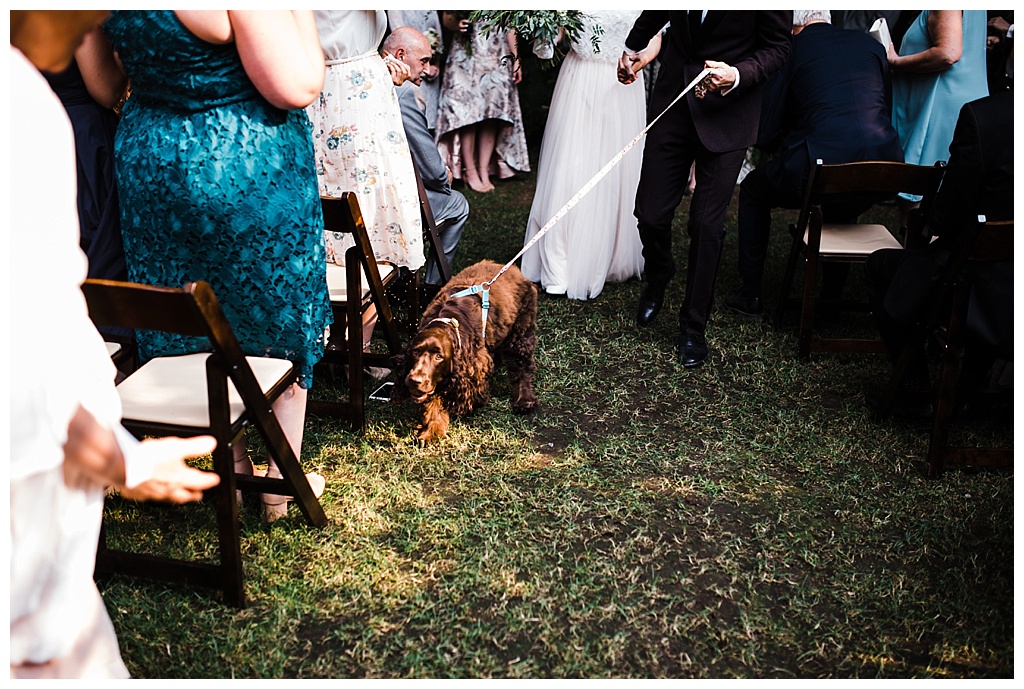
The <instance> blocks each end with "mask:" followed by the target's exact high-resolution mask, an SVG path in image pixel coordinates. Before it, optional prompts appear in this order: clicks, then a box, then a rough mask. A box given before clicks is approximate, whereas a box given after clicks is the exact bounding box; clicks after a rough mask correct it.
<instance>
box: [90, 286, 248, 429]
mask: <svg viewBox="0 0 1024 689" xmlns="http://www.w3.org/2000/svg"><path fill="white" fill-rule="evenodd" d="M82 293H83V294H84V295H85V299H86V303H87V304H88V307H89V317H90V318H92V320H93V322H94V323H95V324H96V325H97V326H102V325H109V326H119V327H123V328H131V329H134V330H157V331H161V332H169V333H176V334H178V335H188V336H192V337H203V338H206V339H208V340H209V342H210V345H211V347H212V349H213V353H214V355H215V356H217V357H218V359H219V360H220V361H221V365H223V366H224V368H225V370H226V372H227V375H228V376H229V377H230V378H231V382H233V383H234V384H235V389H237V390H238V393H239V394H240V395H241V396H242V399H245V400H255V399H261V398H262V397H263V391H262V390H261V389H260V385H259V383H258V382H257V380H256V376H255V375H254V374H253V372H252V369H251V368H249V366H248V365H247V364H246V363H245V354H244V353H243V352H242V347H241V345H240V344H239V343H238V339H237V338H236V337H235V333H234V330H232V329H231V324H230V323H228V320H227V317H226V316H225V315H224V311H223V310H222V309H221V307H220V304H219V303H218V302H217V297H216V295H214V293H213V288H211V287H210V285H209V284H208V283H206V282H202V281H199V282H190V283H187V284H186V285H185V286H184V287H177V288H175V287H155V286H152V285H140V284H135V283H128V282H118V281H114V280H86V281H85V282H84V283H83V284H82ZM239 362H240V363H239ZM255 406H256V407H257V409H254V410H253V413H254V414H255V415H257V416H262V415H264V414H265V413H266V411H265V410H264V409H263V405H255ZM261 425H262V424H261Z"/></svg>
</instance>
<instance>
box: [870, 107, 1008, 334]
mask: <svg viewBox="0 0 1024 689" xmlns="http://www.w3.org/2000/svg"><path fill="white" fill-rule="evenodd" d="M978 215H984V216H985V217H986V219H987V220H1012V219H1013V91H1001V92H999V93H996V94H993V95H991V96H986V97H985V98H981V99H979V100H975V101H971V102H970V103H967V104H966V105H964V106H963V108H961V109H960V118H959V119H958V120H957V123H956V129H955V130H954V132H953V142H952V143H951V144H950V146H949V162H948V163H947V165H946V172H945V174H944V175H943V178H942V184H941V185H940V186H939V191H938V193H937V194H936V195H935V201H934V203H933V205H932V209H931V214H930V225H931V227H932V231H933V233H934V234H936V235H938V237H939V238H938V239H937V240H936V241H934V242H932V243H931V244H930V245H929V246H928V248H927V249H924V250H923V251H921V252H920V254H919V255H917V256H915V257H913V258H911V259H909V260H908V261H907V262H906V263H905V264H904V265H903V266H902V267H901V268H900V270H899V271H898V272H897V274H896V277H895V278H894V280H893V283H892V286H891V287H890V289H889V291H888V293H887V296H886V300H885V306H886V309H888V310H889V311H890V313H892V314H893V315H894V316H895V317H897V318H898V319H899V318H900V317H901V316H902V317H903V318H906V316H907V315H908V314H912V313H913V308H914V305H915V300H918V303H919V301H922V300H923V299H924V298H925V296H926V294H927V292H928V290H929V289H930V288H931V286H932V285H934V284H935V282H936V281H937V280H938V278H939V277H940V275H941V272H942V269H943V268H944V267H945V266H946V263H947V261H948V259H949V256H950V255H951V252H954V251H960V250H962V249H961V247H960V244H959V240H960V239H961V238H962V237H963V236H964V231H965V230H966V229H968V228H970V227H972V226H973V223H974V222H975V219H976V218H977V216H978ZM1012 258H1013V257H1012V256H1008V257H1007V259H1008V260H1007V261H1006V262H999V263H993V264H988V265H986V266H985V269H984V271H982V272H976V273H975V274H973V275H972V276H971V277H972V282H973V289H972V291H971V301H970V307H969V309H968V316H967V322H968V327H969V329H970V330H971V332H972V333H973V334H975V335H976V336H978V337H980V338H981V339H982V341H984V342H987V343H988V344H990V345H993V346H995V347H997V348H998V349H1000V350H1002V351H1004V352H1005V350H1006V349H1007V348H1009V347H1012V342H1013V263H1012Z"/></svg>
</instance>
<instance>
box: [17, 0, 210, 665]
mask: <svg viewBox="0 0 1024 689" xmlns="http://www.w3.org/2000/svg"><path fill="white" fill-rule="evenodd" d="M106 15H107V11H105V10H75V11H59V10H11V13H10V19H11V22H10V36H11V53H10V62H9V63H8V66H9V71H8V74H9V76H10V79H11V81H10V86H11V89H12V92H13V93H16V94H17V95H18V98H17V100H16V102H12V101H8V106H7V114H8V117H9V121H10V126H11V131H12V132H16V133H17V136H14V137H12V138H11V146H10V161H9V162H10V165H11V169H12V170H15V171H16V173H17V174H14V175H12V176H11V178H10V180H9V184H10V191H11V196H10V223H9V224H8V225H6V226H5V235H4V237H5V239H9V240H10V242H9V250H10V276H9V279H10V281H11V285H13V286H15V287H16V289H17V290H18V293H17V294H16V295H13V296H14V298H12V299H11V300H10V302H9V303H10V320H9V321H8V327H9V328H10V332H13V333H18V334H19V335H20V336H18V335H16V336H14V337H11V338H10V340H9V341H10V351H9V357H10V362H11V364H12V365H11V367H10V372H11V375H10V386H9V387H10V390H9V395H10V407H9V408H10V413H11V416H10V445H9V448H10V450H9V455H8V456H9V462H10V463H9V465H8V468H9V471H8V474H7V475H8V482H9V494H10V502H9V503H8V507H9V510H8V511H9V514H10V529H9V532H8V538H9V540H8V541H7V543H8V545H9V548H8V558H9V559H8V562H9V565H10V569H9V572H10V578H9V579H8V592H9V601H10V605H9V613H10V637H9V646H8V649H9V660H10V676H11V678H12V679H30V678H32V679H82V678H89V679H93V680H96V679H101V678H125V677H127V676H128V669H127V668H126V667H125V665H124V662H123V661H122V659H121V653H120V650H119V649H118V643H117V636H116V633H115V631H114V626H113V624H111V622H110V617H109V615H108V614H107V610H106V607H105V606H104V604H103V598H102V597H101V596H100V592H99V591H98V590H97V588H96V583H95V582H94V581H93V572H94V570H95V567H96V548H97V544H98V543H99V535H100V528H101V525H102V522H103V502H104V497H105V495H106V491H107V489H108V488H109V487H115V488H117V489H118V490H119V491H120V492H121V493H122V495H124V496H125V497H128V498H130V499H134V500H147V499H160V500H170V501H173V502H188V501H195V500H199V499H201V498H202V495H203V491H204V490H206V489H209V488H212V487H213V486H215V485H217V483H218V482H219V478H218V476H217V474H215V473H213V472H208V471H200V470H198V469H194V468H191V467H189V466H187V465H186V464H185V462H184V460H185V459H188V458H192V457H196V456H202V455H205V454H208V453H209V452H211V451H212V450H213V448H214V446H215V445H216V441H215V440H214V439H213V438H211V437H210V436H203V437H198V438H189V439H187V440H183V439H180V438H159V439H156V438H154V439H149V440H147V441H145V442H144V443H139V442H138V441H137V440H135V438H133V437H132V436H131V434H130V433H128V431H126V430H125V429H124V428H122V427H121V425H120V420H121V403H120V399H119V398H118V395H117V391H116V390H115V389H114V376H115V370H114V364H113V362H112V361H111V360H110V355H109V354H108V353H107V351H106V348H105V347H104V346H103V340H102V338H101V337H100V334H99V333H98V332H97V331H96V326H95V325H93V323H92V321H91V320H90V319H89V313H88V309H87V308H86V303H85V299H84V298H83V296H82V290H81V285H82V281H83V280H84V279H85V277H86V269H87V266H86V257H85V254H84V253H83V252H82V250H81V248H80V247H79V239H78V233H79V222H78V212H77V205H78V204H77V199H76V194H75V180H76V171H75V167H76V164H75V139H74V133H73V130H72V126H71V123H70V122H69V120H68V116H67V113H66V112H65V109H64V108H63V107H62V106H61V102H60V101H59V100H58V99H57V97H56V96H55V95H54V93H53V91H52V90H51V89H50V87H49V86H48V85H47V82H46V81H45V80H44V79H43V77H42V75H41V74H40V70H46V71H49V72H50V73H60V72H62V71H63V70H64V69H65V68H66V67H67V65H68V64H69V62H70V61H71V59H72V54H73V51H74V50H75V48H76V46H77V44H78V42H79V41H80V40H81V38H82V36H83V34H85V33H86V32H88V31H90V30H93V29H95V27H97V26H98V25H99V23H100V22H101V21H103V19H104V17H105V16H106ZM53 323H56V324H59V325H60V327H61V334H62V337H27V336H24V335H25V334H26V333H33V332H39V331H40V329H41V327H45V325H47V324H53ZM69 345H70V346H69ZM31 362H42V364H43V365H32V364H31Z"/></svg>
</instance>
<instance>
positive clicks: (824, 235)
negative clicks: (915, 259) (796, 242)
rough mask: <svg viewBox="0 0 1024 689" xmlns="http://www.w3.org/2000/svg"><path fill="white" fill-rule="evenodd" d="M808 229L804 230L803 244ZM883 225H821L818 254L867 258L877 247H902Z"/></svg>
mask: <svg viewBox="0 0 1024 689" xmlns="http://www.w3.org/2000/svg"><path fill="white" fill-rule="evenodd" d="M807 234H808V231H807V230H804V244H805V245H806V244H807ZM902 248H903V245H902V244H900V243H899V240H898V239H896V238H895V237H893V236H892V233H891V232H889V230H888V228H887V227H886V226H885V225H869V224H857V225H822V226H821V250H820V251H819V252H818V253H819V255H820V256H822V257H827V258H846V259H856V258H858V257H863V258H865V259H866V258H867V257H868V256H870V255H871V253H872V252H874V251H877V250H878V249H902Z"/></svg>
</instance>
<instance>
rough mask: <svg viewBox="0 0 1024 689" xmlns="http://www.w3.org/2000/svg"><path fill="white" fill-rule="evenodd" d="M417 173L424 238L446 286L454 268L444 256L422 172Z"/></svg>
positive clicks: (416, 171) (417, 171) (442, 282)
mask: <svg viewBox="0 0 1024 689" xmlns="http://www.w3.org/2000/svg"><path fill="white" fill-rule="evenodd" d="M413 169H414V171H415V173H416V189H417V191H418V192H419V196H420V214H421V215H422V217H423V236H424V238H425V239H426V240H427V250H428V251H429V252H430V255H431V256H432V257H433V259H434V260H435V261H436V262H437V269H438V272H439V273H440V274H441V284H442V285H443V284H446V283H447V282H448V281H449V280H451V279H452V267H451V266H450V265H448V258H447V257H446V256H445V255H444V247H443V245H442V244H441V235H440V234H438V232H437V222H436V221H435V220H434V211H433V209H432V208H431V207H430V198H429V197H428V196H427V188H426V187H424V186H423V178H422V177H420V171H419V170H416V169H415V167H414V168H413Z"/></svg>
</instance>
